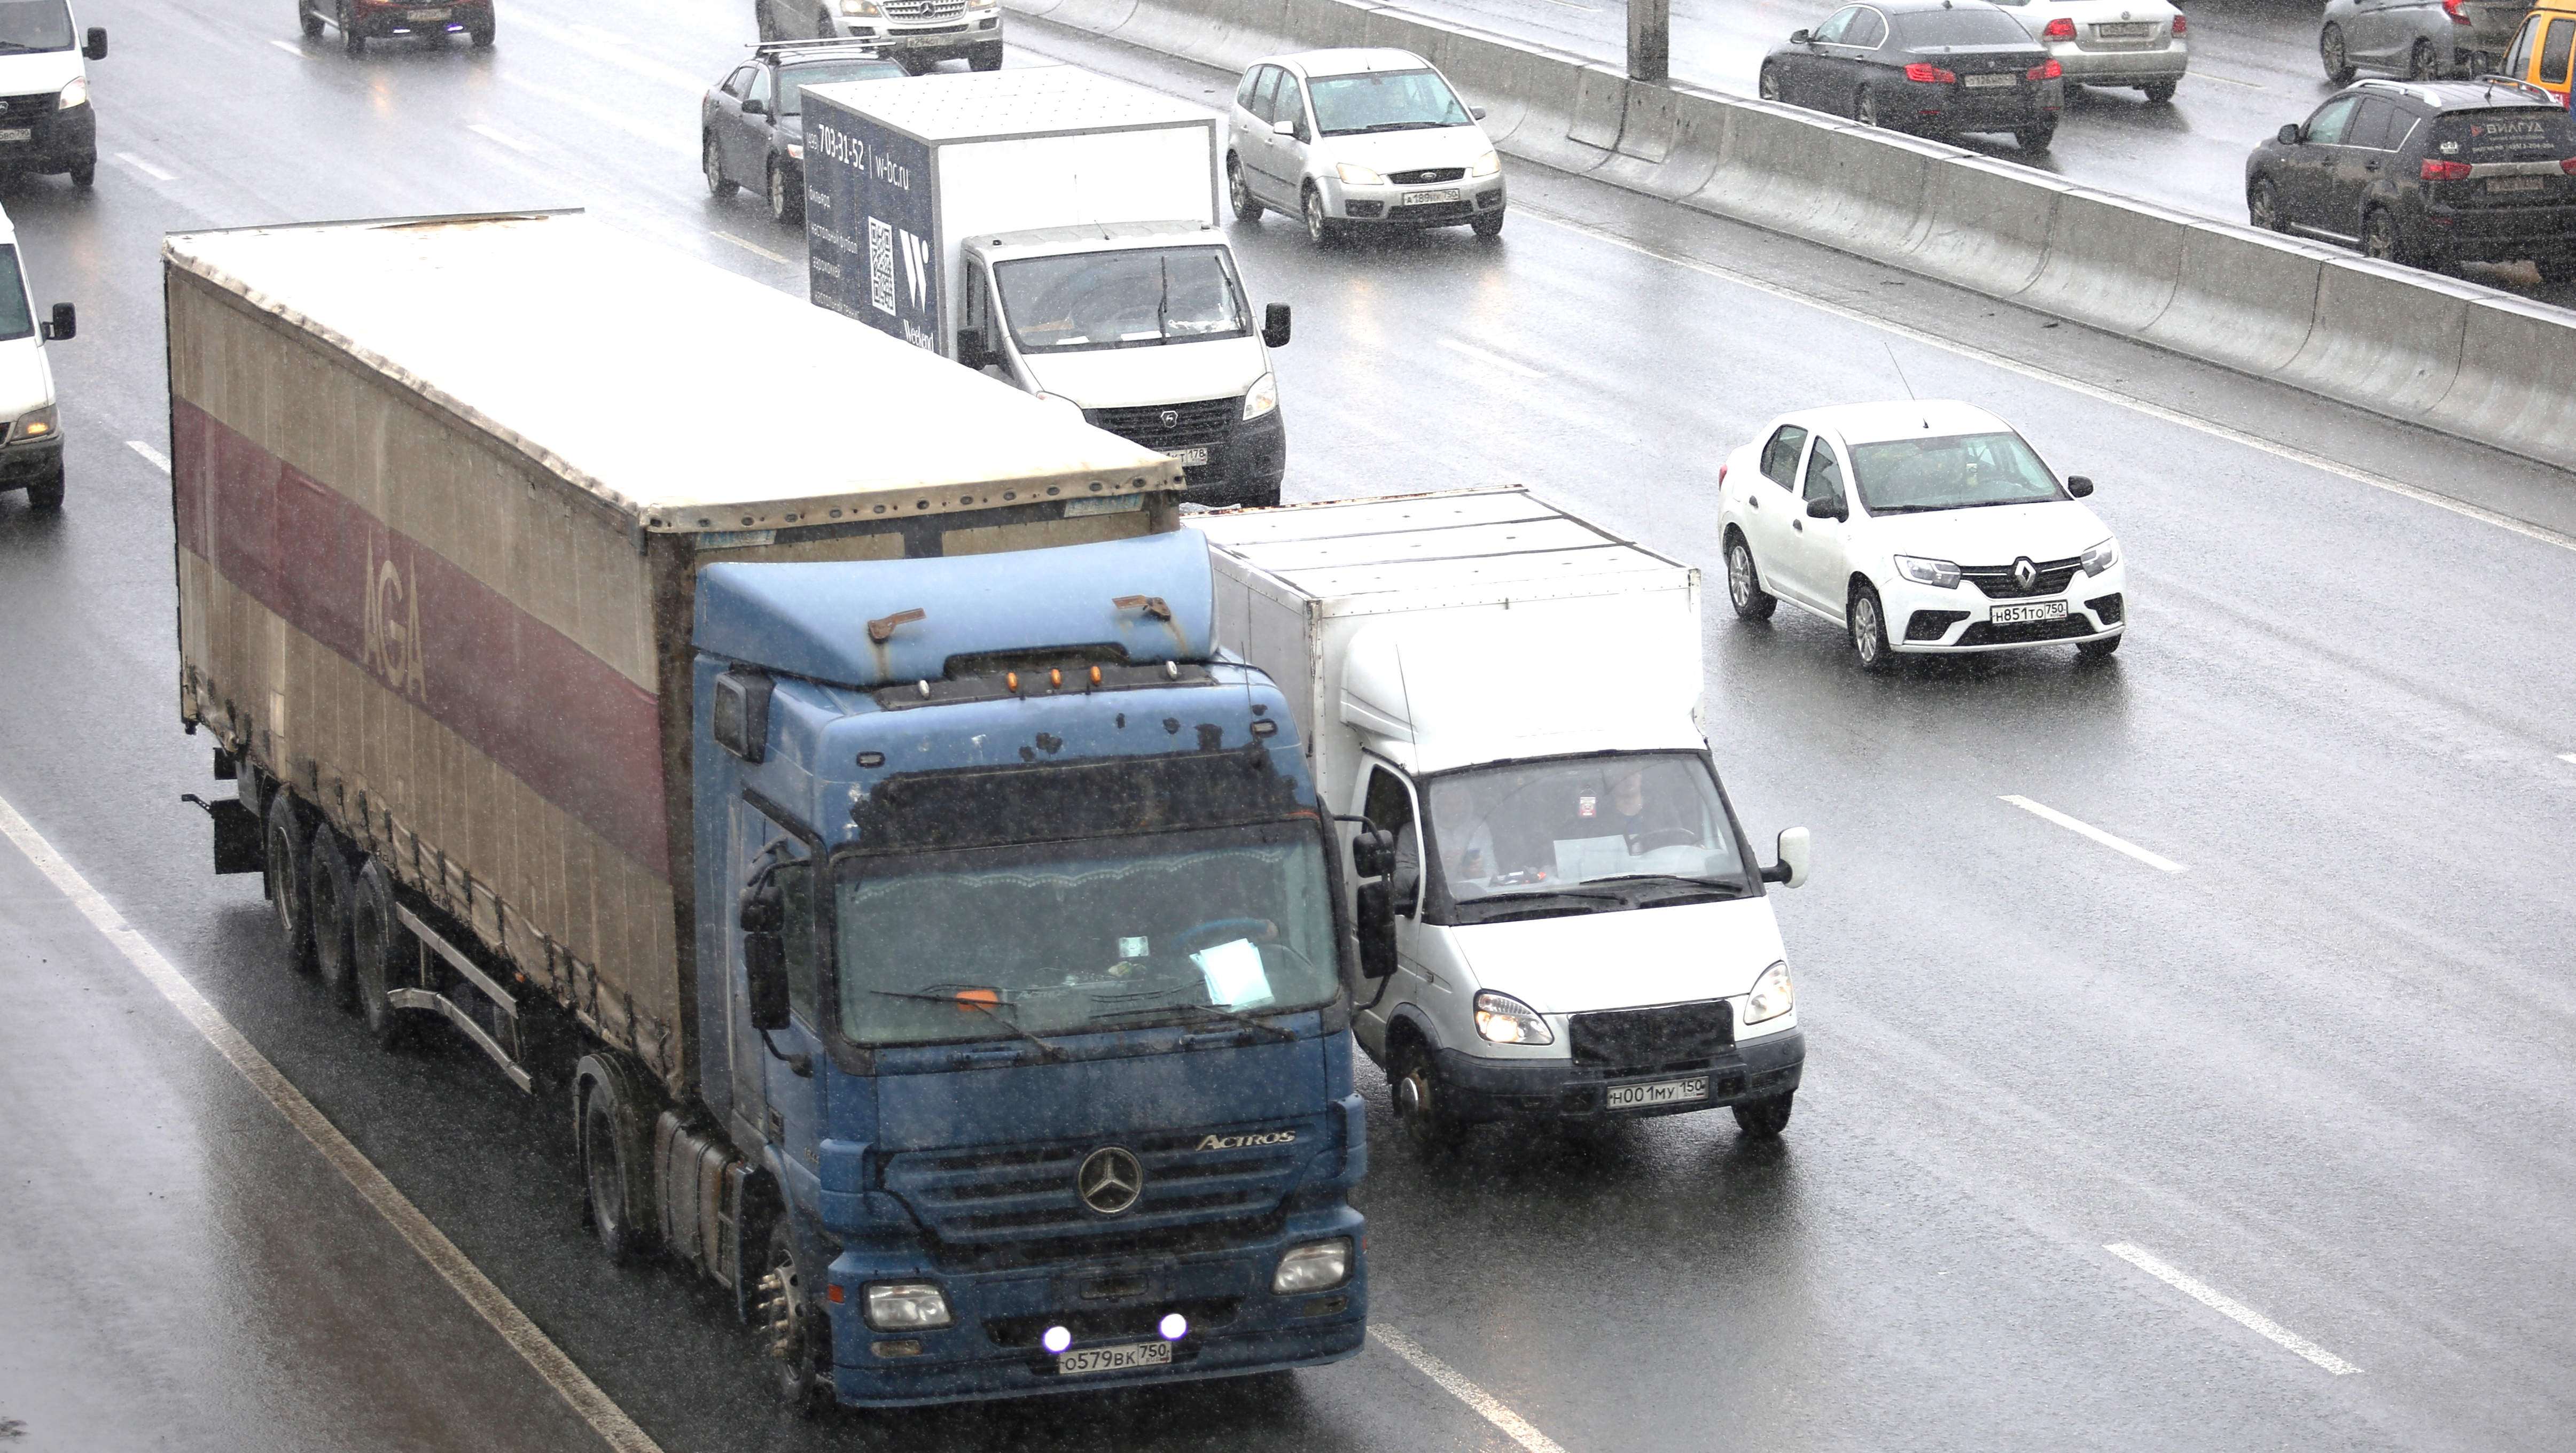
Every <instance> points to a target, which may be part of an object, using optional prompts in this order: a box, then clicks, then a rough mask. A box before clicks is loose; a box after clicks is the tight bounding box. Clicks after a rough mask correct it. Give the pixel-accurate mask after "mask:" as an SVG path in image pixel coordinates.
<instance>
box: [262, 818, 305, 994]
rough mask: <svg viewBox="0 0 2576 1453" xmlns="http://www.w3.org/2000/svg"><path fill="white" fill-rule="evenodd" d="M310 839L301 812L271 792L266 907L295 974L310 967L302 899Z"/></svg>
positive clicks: (266, 869)
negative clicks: (283, 941)
mask: <svg viewBox="0 0 2576 1453" xmlns="http://www.w3.org/2000/svg"><path fill="white" fill-rule="evenodd" d="M311 847H312V839H311V838H310V837H309V836H308V835H307V834H306V833H305V831H304V810H303V809H302V808H300V807H298V806H296V805H295V799H294V798H293V797H290V796H288V795H287V794H286V793H284V792H273V793H271V794H270V797H269V804H268V854H267V856H268V863H267V867H266V868H265V869H264V870H263V871H264V872H265V874H266V876H267V882H266V883H265V884H264V885H263V886H265V887H266V888H267V889H268V904H269V907H270V909H271V910H273V911H274V912H275V913H276V914H277V931H278V934H279V936H280V937H282V938H284V939H285V940H286V963H287V966H288V967H289V968H292V969H294V970H295V971H296V972H297V973H299V974H300V973H304V972H306V971H307V970H309V969H311V968H312V967H313V914H312V911H311V909H312V905H311V900H309V899H308V898H306V897H305V887H306V883H307V875H306V870H307V866H308V865H307V862H306V859H307V857H308V856H309V850H310V848H311Z"/></svg>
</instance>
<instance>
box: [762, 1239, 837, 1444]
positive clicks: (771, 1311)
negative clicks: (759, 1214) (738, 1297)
mask: <svg viewBox="0 0 2576 1453" xmlns="http://www.w3.org/2000/svg"><path fill="white" fill-rule="evenodd" d="M787 1217H788V1213H787V1212H784V1211H782V1212H780V1213H779V1214H778V1216H777V1217H776V1218H775V1219H773V1220H772V1221H771V1222H770V1223H769V1259H768V1262H767V1266H768V1268H769V1271H768V1274H767V1275H766V1276H763V1277H762V1278H761V1279H760V1288H759V1291H760V1303H759V1305H760V1323H761V1334H762V1335H763V1336H765V1337H767V1338H768V1339H769V1355H770V1356H771V1357H774V1358H776V1359H777V1360H778V1399H779V1401H780V1402H783V1403H785V1404H786V1405H787V1406H788V1407H789V1408H790V1409H792V1410H794V1411H796V1412H798V1413H805V1414H812V1413H819V1412H821V1411H822V1410H823V1409H825V1408H828V1407H830V1406H831V1405H832V1404H833V1402H834V1401H835V1399H834V1396H833V1391H832V1322H831V1319H830V1318H828V1317H826V1316H824V1315H823V1312H822V1310H821V1309H820V1308H819V1307H816V1306H815V1305H814V1302H813V1295H814V1292H813V1289H814V1287H815V1285H816V1282H815V1280H814V1279H813V1278H811V1277H809V1276H807V1275H806V1274H805V1271H804V1267H803V1265H802V1263H801V1262H800V1260H799V1258H798V1257H797V1255H796V1232H795V1228H794V1227H792V1226H790V1225H789V1224H788V1220H787Z"/></svg>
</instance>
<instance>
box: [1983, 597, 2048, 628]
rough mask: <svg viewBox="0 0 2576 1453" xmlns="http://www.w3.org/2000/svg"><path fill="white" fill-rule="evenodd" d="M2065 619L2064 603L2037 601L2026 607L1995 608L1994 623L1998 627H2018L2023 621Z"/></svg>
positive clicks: (2001, 606) (2006, 606)
mask: <svg viewBox="0 0 2576 1453" xmlns="http://www.w3.org/2000/svg"><path fill="white" fill-rule="evenodd" d="M2064 619H2066V602H2064V601H2062V600H2038V601H2033V602H2031V603H2030V604H2028V605H1999V606H1996V607H1995V613H1994V623H1995V624H1996V625H1999V626H2013V625H2019V624H2021V623H2022V622H2024V621H2062V620H2064Z"/></svg>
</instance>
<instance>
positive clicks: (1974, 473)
mask: <svg viewBox="0 0 2576 1453" xmlns="http://www.w3.org/2000/svg"><path fill="white" fill-rule="evenodd" d="M1851 456H1852V473H1853V474H1854V475H1855V476H1856V477H1857V478H1858V479H1859V482H1860V502H1861V503H1862V504H1865V505H1867V506H1869V512H1870V513H1871V514H1873V515H1907V514H1917V513H1920V512H1922V511H1925V510H1964V509H1973V508H1975V507H1977V506H1979V505H2026V504H2037V503H2040V502H2041V501H2043V500H2052V499H2065V498H2068V496H2067V494H2066V493H2065V491H2063V490H2061V489H2059V488H2058V487H2057V476H2055V475H2053V474H2050V473H2049V472H2048V466H2047V465H2045V464H2042V463H2040V462H2039V456H2038V455H2037V454H2035V453H2033V452H2031V447H2030V446H2029V445H2028V444H2025V443H2023V442H2022V438H2021V436H2020V435H2019V434H1956V435H1952V436H1951V437H1949V438H1946V439H1896V440H1891V441H1889V442H1886V443H1883V444H1855V445H1853V446H1852V451H1851Z"/></svg>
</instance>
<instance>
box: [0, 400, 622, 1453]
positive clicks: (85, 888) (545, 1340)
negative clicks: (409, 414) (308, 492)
mask: <svg viewBox="0 0 2576 1453" xmlns="http://www.w3.org/2000/svg"><path fill="white" fill-rule="evenodd" d="M133 447H134V448H137V449H141V448H143V446H142V445H140V444H136V445H134V446H133ZM0 837H6V838H8V839H9V840H10V841H11V842H13V843H16V844H17V845H18V851H20V852H22V853H24V854H26V855H27V861H29V862H31V863H33V864H35V866H36V871H38V872H40V873H42V874H44V875H45V876H46V878H48V879H50V880H51V881H52V882H53V885H54V887H55V888H56V889H57V890H58V891H60V892H61V893H62V895H63V896H64V897H65V898H68V899H70V900H71V903H72V906H73V907H74V908H77V909H79V910H80V915H81V917H83V918H86V919H88V920H89V922H90V926H91V927H92V928H95V929H97V930H98V932H99V934H100V936H102V937H104V938H105V939H106V940H107V941H108V942H109V943H110V944H112V945H114V946H115V948H116V951H117V952H118V953H121V954H123V955H124V956H125V961H126V962H127V963H130V964H132V965H133V966H134V968H135V970H136V971H137V972H139V973H140V974H142V975H143V977H144V979H145V980H146V981H147V982H149V983H150V984H151V985H152V987H153V988H155V989H158V990H160V991H161V997H162V998H164V999H167V1000H169V1001H170V1004H171V1006H172V1007H173V1008H176V1009H177V1010H178V1011H179V1013H180V1015H181V1017H183V1018H185V1019H186V1020H187V1021H188V1023H189V1024H190V1025H191V1026H192V1027H194V1028H195V1029H196V1031H197V1032H198V1033H199V1034H201V1035H204V1036H205V1038H206V1042H207V1043H209V1044H211V1045H213V1046H214V1047H215V1050H216V1052H217V1053H219V1054H221V1055H222V1056H223V1057H224V1058H225V1059H227V1060H230V1061H232V1066H233V1068H234V1069H235V1070H238V1071H239V1072H240V1073H241V1077H242V1078H243V1079H245V1080H248V1081H250V1084H251V1088H253V1089H255V1090H257V1091H259V1092H260V1094H261V1095H263V1096H265V1097H266V1098H267V1100H268V1103H269V1104H271V1105H273V1106H275V1107H276V1108H277V1113H278V1114H280V1115H283V1116H285V1117H286V1122H287V1123H288V1124H289V1125H292V1126H294V1127H295V1128H296V1130H297V1131H298V1132H300V1133H301V1134H302V1135H303V1136H304V1138H305V1139H306V1140H308V1141H310V1142H312V1145H313V1148H314V1149H315V1150H318V1151H320V1152H321V1153H322V1158H323V1159H324V1160H326V1161H328V1162H330V1164H331V1168H332V1169H333V1170H336V1171H338V1172H339V1173H340V1174H341V1176H342V1177H343V1178H344V1179H346V1180H347V1181H348V1182H349V1184H350V1186H351V1187H352V1188H354V1189H355V1190H356V1191H357V1193H358V1194H359V1196H361V1197H362V1198H364V1199H365V1200H366V1202H367V1204H369V1205H371V1206H373V1207H375V1208H376V1212H377V1214H378V1215H381V1216H383V1217H384V1218H385V1220H386V1221H387V1222H388V1223H390V1224H391V1225H392V1226H393V1228H394V1230H395V1231H396V1232H397V1233H399V1234H400V1235H401V1237H402V1239H403V1240H405V1241H408V1242H410V1243H411V1247H412V1249H413V1250H414V1251H417V1252H419V1253H420V1256H421V1259H422V1260H423V1261H426V1262H428V1263H429V1264H430V1266H431V1268H432V1269H434V1270H435V1271H437V1273H438V1274H439V1275H440V1276H441V1277H444V1278H445V1279H446V1281H447V1284H448V1285H449V1286H451V1287H454V1288H455V1289H456V1293H457V1295H458V1296H461V1297H463V1298H464V1299H465V1303H466V1305H467V1306H470V1307H472V1308H473V1309H474V1310H475V1312H476V1313H478V1314H479V1315H480V1316H481V1317H482V1318H483V1320H484V1321H485V1322H487V1323H490V1324H491V1327H492V1330H493V1331H495V1332H498V1333H500V1334H501V1338H502V1340H503V1341H505V1342H507V1343H509V1344H510V1350H512V1351H514V1352H516V1353H518V1354H519V1356H520V1357H521V1358H523V1359H525V1360H526V1362H527V1364H528V1366H529V1367H531V1368H533V1369H535V1371H536V1374H537V1376H539V1377H542V1378H544V1379H545V1380H546V1383H547V1385H548V1386H550V1387H552V1388H553V1389H554V1390H555V1391H556V1392H557V1393H558V1394H560V1395H561V1396H562V1398H563V1400H564V1401H565V1402H567V1403H569V1404H571V1405H572V1409H573V1411H574V1412H576V1413H578V1414H580V1415H581V1418H582V1421H584V1422H586V1423H588V1424H590V1426H591V1428H592V1429H593V1430H594V1431H596V1432H597V1433H598V1434H599V1436H600V1437H601V1438H602V1439H604V1440H606V1441H607V1443H608V1446H609V1447H611V1448H614V1449H617V1450H618V1453H661V1445H660V1444H657V1443H655V1442H654V1441H653V1439H652V1438H651V1437H650V1436H649V1435H647V1434H646V1433H645V1431H644V1430H643V1429H642V1428H639V1427H637V1426H636V1425H635V1422H634V1420H633V1419H631V1418H629V1417H627V1416H626V1412H625V1410H624V1409H622V1408H620V1407H618V1406H617V1404H616V1403H614V1402H612V1401H610V1400H609V1397H608V1394H606V1393H604V1392H602V1391H600V1390H599V1386H598V1384H596V1383H593V1382H592V1381H591V1380H590V1378H589V1377H588V1375H586V1374H585V1373H583V1372H582V1370H581V1368H580V1367H579V1366H577V1365H575V1364H574V1362H573V1360H572V1359H571V1358H570V1357H567V1356H565V1355H564V1351H563V1349H562V1348H560V1347H557V1346H556V1345H555V1344H554V1340H553V1339H552V1338H550V1337H548V1336H547V1335H546V1334H545V1333H544V1332H542V1331H540V1330H538V1328H537V1324H536V1323H534V1322H532V1321H530V1320H528V1315H527V1313H525V1312H522V1311H520V1310H519V1308H518V1306H517V1305H516V1304H515V1303H513V1302H512V1301H511V1300H510V1299H509V1298H508V1297H507V1296H504V1295H503V1294H502V1292H501V1289H500V1288H499V1287H497V1286H494V1285H493V1284H492V1281H491V1278H489V1277H486V1276H485V1275H484V1274H483V1272H482V1270H481V1269H480V1268H479V1267H477V1266H475V1264H474V1263H473V1262H471V1261H469V1260H467V1259H466V1256H465V1253H464V1252H462V1251H459V1250H457V1249H456V1243H454V1242H452V1241H450V1240H448V1239H447V1236H446V1234H445V1233H444V1232H442V1231H440V1230H439V1229H438V1227H437V1226H436V1225H434V1224H432V1223H431V1221H430V1219H429V1218H428V1217H427V1216H424V1215H422V1214H421V1213H420V1208H419V1207H417V1206H414V1205H413V1204H412V1203H411V1200H410V1198H409V1197H407V1196H405V1195H404V1194H403V1193H402V1192H401V1191H398V1190H396V1189H394V1184H393V1182H391V1181H389V1180H387V1179H385V1175H384V1172H382V1171H380V1170H378V1169H376V1167H375V1164H374V1162H372V1161H370V1160H368V1159H367V1158H366V1157H365V1156H364V1155H362V1154H360V1153H359V1151H358V1148H357V1147H356V1146H354V1145H352V1144H350V1143H349V1139H348V1137H347V1136H345V1135H342V1134H341V1133H340V1131H339V1129H338V1127H336V1126H334V1125H333V1124H332V1123H331V1122H330V1121H329V1120H328V1119H326V1118H325V1117H324V1116H323V1114H322V1112H321V1111H320V1110H317V1109H315V1108H314V1107H313V1102H312V1101H310V1100H307V1099H305V1098H304V1094H303V1092H302V1091H300V1090H298V1089H296V1088H295V1086H293V1085H292V1084H289V1083H288V1082H287V1079H286V1076H284V1075H282V1074H280V1073H278V1070H277V1067H276V1066H275V1065H272V1064H270V1063H269V1062H268V1058H267V1056H265V1055H263V1054H261V1053H260V1052H259V1051H258V1050H256V1049H254V1048H252V1047H251V1043H250V1041H249V1040H247V1039H244V1038H243V1037H242V1034H241V1031H240V1030H237V1029H235V1028H233V1026H232V1024H231V1023H230V1021H228V1020H226V1019H225V1018H224V1017H223V1015H221V1014H220V1013H217V1012H216V1010H215V1006H214V1005H213V1004H211V1003H209V1002H207V1000H206V997H205V996H204V995H203V994H200V993H198V992H197V987H196V985H194V984H191V983H189V982H188V980H187V977H186V976H185V975H183V974H181V973H180V972H179V971H178V970H177V969H176V968H173V967H172V966H171V964H170V961H169V960H168V959H165V958H163V957H162V956H161V951H160V950H158V949H156V948H154V947H153V946H152V945H151V943H150V941H148V940H146V939H145V938H144V937H143V935H142V934H141V933H140V932H138V931H137V930H136V929H135V928H134V927H133V925H131V924H129V923H127V922H126V921H125V916H124V915H123V914H121V913H118V912H117V911H116V908H115V905H113V904H111V903H109V902H108V901H107V899H106V898H105V897H104V896H103V895H101V894H100V893H99V891H98V890H97V889H96V888H93V887H91V886H90V884H89V880H88V879H86V878H84V877H82V876H81V875H80V871H79V870H78V869H76V868H74V867H73V866H72V865H71V864H70V863H69V862H67V861H65V860H64V858H63V856H62V854H60V853H58V852H55V851H54V846H53V844H51V843H49V842H47V841H45V839H44V836H43V835H42V834H40V833H38V832H37V831H36V830H35V828H33V827H32V826H29V825H28V822H27V819H25V818H24V817H21V816H19V815H18V809H16V808H15V807H12V806H10V805H9V802H8V801H7V799H5V798H0Z"/></svg>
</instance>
